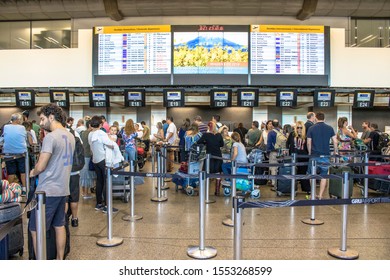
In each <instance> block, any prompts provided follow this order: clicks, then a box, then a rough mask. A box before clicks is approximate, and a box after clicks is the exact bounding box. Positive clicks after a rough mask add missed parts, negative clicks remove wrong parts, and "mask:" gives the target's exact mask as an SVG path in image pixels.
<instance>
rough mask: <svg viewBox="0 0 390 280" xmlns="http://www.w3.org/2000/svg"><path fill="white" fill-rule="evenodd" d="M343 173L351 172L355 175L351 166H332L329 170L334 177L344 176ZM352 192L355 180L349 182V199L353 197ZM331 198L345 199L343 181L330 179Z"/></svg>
mask: <svg viewBox="0 0 390 280" xmlns="http://www.w3.org/2000/svg"><path fill="white" fill-rule="evenodd" d="M343 172H349V173H350V174H353V171H352V169H351V167H349V166H336V167H334V166H331V167H330V168H329V174H334V175H343ZM352 191H353V180H351V179H350V180H349V195H348V197H349V198H351V197H352ZM329 196H330V197H337V198H342V197H343V180H342V179H341V178H340V179H329Z"/></svg>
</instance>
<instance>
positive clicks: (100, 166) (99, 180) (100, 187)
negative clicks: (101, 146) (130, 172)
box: [93, 160, 106, 204]
mask: <svg viewBox="0 0 390 280" xmlns="http://www.w3.org/2000/svg"><path fill="white" fill-rule="evenodd" d="M93 165H94V166H95V173H96V204H103V202H105V201H106V168H105V167H106V161H105V160H102V161H101V162H98V163H94V164H93Z"/></svg>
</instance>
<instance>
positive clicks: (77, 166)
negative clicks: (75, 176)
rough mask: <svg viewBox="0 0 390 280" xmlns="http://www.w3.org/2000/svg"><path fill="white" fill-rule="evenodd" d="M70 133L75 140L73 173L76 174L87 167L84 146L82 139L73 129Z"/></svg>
mask: <svg viewBox="0 0 390 280" xmlns="http://www.w3.org/2000/svg"><path fill="white" fill-rule="evenodd" d="M69 132H70V133H72V134H73V136H74V139H75V145H74V153H73V162H72V172H76V171H80V170H81V169H83V168H84V165H85V158H84V147H83V144H82V143H81V140H80V138H79V137H77V136H76V135H75V133H74V130H73V129H72V128H70V129H69Z"/></svg>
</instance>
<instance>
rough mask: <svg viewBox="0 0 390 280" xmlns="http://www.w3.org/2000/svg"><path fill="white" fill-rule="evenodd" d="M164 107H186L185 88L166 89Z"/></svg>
mask: <svg viewBox="0 0 390 280" xmlns="http://www.w3.org/2000/svg"><path fill="white" fill-rule="evenodd" d="M163 96H164V107H167V108H171V107H185V91H184V89H164V91H163Z"/></svg>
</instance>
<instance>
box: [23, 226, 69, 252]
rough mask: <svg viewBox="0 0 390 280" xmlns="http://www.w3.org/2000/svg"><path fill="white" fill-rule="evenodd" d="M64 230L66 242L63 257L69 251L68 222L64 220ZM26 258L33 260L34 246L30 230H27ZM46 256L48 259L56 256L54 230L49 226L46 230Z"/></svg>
mask: <svg viewBox="0 0 390 280" xmlns="http://www.w3.org/2000/svg"><path fill="white" fill-rule="evenodd" d="M65 231H66V242H65V252H64V259H66V256H67V255H68V254H69V252H70V231H69V223H68V222H67V221H66V222H65ZM27 237H28V259H29V260H35V259H36V257H35V253H34V246H33V242H32V236H31V232H30V230H28V235H27ZM46 258H47V259H48V260H55V259H56V258H57V246H56V230H55V228H54V227H51V228H50V229H49V230H47V231H46Z"/></svg>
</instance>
